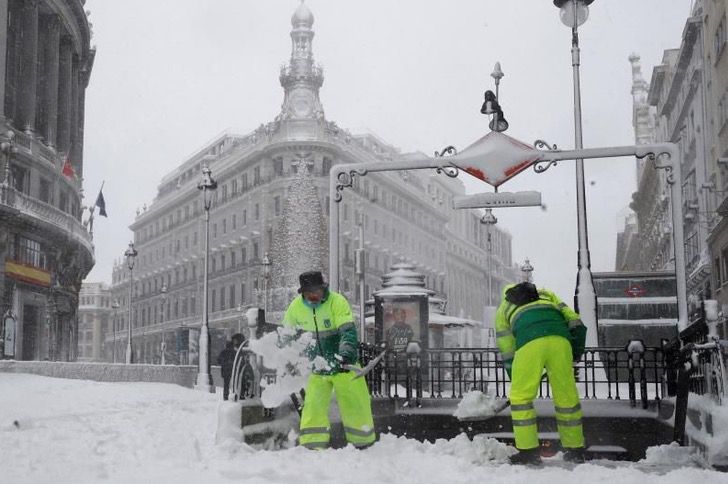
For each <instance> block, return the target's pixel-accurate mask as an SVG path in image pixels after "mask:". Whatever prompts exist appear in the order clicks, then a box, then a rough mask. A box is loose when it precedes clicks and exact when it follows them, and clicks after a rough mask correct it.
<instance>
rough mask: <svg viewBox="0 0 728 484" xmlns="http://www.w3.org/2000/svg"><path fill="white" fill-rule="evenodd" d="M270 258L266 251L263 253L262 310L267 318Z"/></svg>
mask: <svg viewBox="0 0 728 484" xmlns="http://www.w3.org/2000/svg"><path fill="white" fill-rule="evenodd" d="M269 281H270V259H269V258H268V252H266V253H265V254H263V311H264V312H265V317H266V319H268V287H269V284H270V282H269Z"/></svg>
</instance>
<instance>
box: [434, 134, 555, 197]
mask: <svg viewBox="0 0 728 484" xmlns="http://www.w3.org/2000/svg"><path fill="white" fill-rule="evenodd" d="M540 158H541V152H540V151H539V150H537V149H536V148H534V147H533V146H531V145H527V144H526V143H523V142H521V141H518V140H517V139H515V138H511V137H510V136H507V135H505V134H503V133H499V132H497V131H491V132H490V133H488V134H486V135H485V136H483V137H482V138H480V139H479V140H478V141H476V142H475V143H473V144H471V145H470V146H468V147H467V148H465V149H464V150H463V151H461V152H460V153H458V154H457V155H453V156H450V157H448V161H450V163H452V164H453V165H454V166H456V167H458V168H460V169H461V170H463V171H465V172H467V173H469V174H471V175H473V176H474V177H476V178H479V179H481V180H483V181H484V182H486V183H488V184H490V185H493V186H494V187H497V186H498V185H500V184H501V183H504V182H506V181H508V180H510V179H511V178H513V177H514V176H516V175H518V174H519V173H520V172H522V171H523V170H525V169H526V168H528V167H529V166H531V165H532V164H533V163H534V162H536V161H538V160H539V159H540Z"/></svg>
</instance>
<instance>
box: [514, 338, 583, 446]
mask: <svg viewBox="0 0 728 484" xmlns="http://www.w3.org/2000/svg"><path fill="white" fill-rule="evenodd" d="M544 368H546V372H547V374H548V377H549V383H550V384H551V391H552V394H553V401H554V407H555V411H556V412H555V413H556V425H557V427H558V429H559V438H560V439H561V445H562V447H564V448H567V449H573V448H579V447H584V430H583V428H582V423H581V417H582V412H581V404H580V403H579V393H578V392H577V390H576V382H575V381H574V370H573V368H572V356H571V344H570V343H569V341H568V340H567V339H566V338H564V337H562V336H544V337H542V338H537V339H535V340H532V341H529V342H528V343H526V344H525V345H524V346H522V347H521V348H519V349H518V350H517V351H516V354H515V357H514V358H513V370H512V374H511V375H512V378H511V393H510V399H511V419H512V421H513V434H514V436H515V439H516V447H517V448H518V449H522V450H525V449H534V448H536V447H538V429H537V426H536V410H535V408H534V406H533V401H534V400H535V399H536V396H537V395H538V389H539V385H540V384H541V376H542V372H543V369H544Z"/></svg>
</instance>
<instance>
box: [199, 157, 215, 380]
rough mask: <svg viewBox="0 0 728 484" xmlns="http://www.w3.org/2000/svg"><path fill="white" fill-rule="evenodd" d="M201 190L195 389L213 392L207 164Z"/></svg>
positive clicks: (209, 178) (211, 184)
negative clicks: (201, 266) (201, 252)
mask: <svg viewBox="0 0 728 484" xmlns="http://www.w3.org/2000/svg"><path fill="white" fill-rule="evenodd" d="M197 188H198V190H201V191H202V205H203V208H204V209H205V269H204V271H205V272H204V275H203V278H202V297H203V299H202V327H201V328H200V342H199V347H200V348H199V351H200V356H199V358H198V361H197V385H195V389H197V390H202V391H207V392H210V393H214V392H215V387H214V386H213V385H212V378H211V376H210V327H209V325H208V314H207V309H208V308H207V293H208V272H209V265H210V207H211V206H212V194H211V193H210V192H211V191H212V190H216V189H217V182H216V181H215V180H214V179H213V178H212V171H211V170H210V167H208V166H207V165H203V166H202V180H201V181H200V183H198V184H197Z"/></svg>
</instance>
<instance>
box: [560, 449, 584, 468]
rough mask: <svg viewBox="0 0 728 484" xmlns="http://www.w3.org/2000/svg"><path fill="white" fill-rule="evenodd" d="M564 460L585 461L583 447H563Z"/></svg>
mask: <svg viewBox="0 0 728 484" xmlns="http://www.w3.org/2000/svg"><path fill="white" fill-rule="evenodd" d="M564 460H565V461H566V462H573V463H575V464H581V463H583V462H585V461H586V451H585V450H584V447H577V448H575V449H564Z"/></svg>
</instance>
